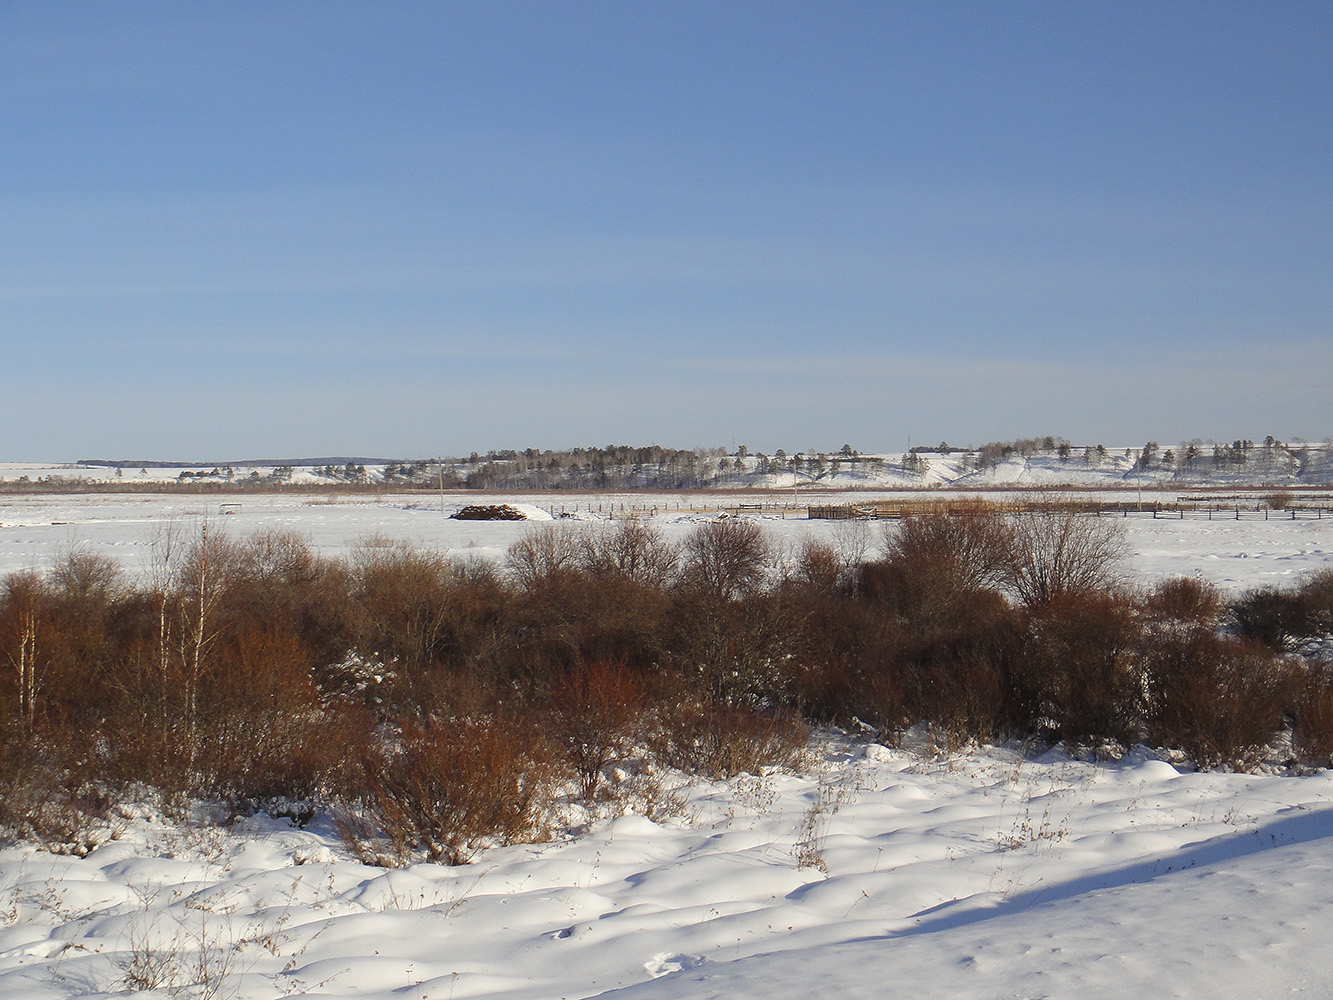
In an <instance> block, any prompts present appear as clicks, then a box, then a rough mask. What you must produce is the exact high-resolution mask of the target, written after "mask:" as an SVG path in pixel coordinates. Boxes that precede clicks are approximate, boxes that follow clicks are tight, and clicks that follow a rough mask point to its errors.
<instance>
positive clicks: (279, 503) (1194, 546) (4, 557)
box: [0, 493, 1333, 590]
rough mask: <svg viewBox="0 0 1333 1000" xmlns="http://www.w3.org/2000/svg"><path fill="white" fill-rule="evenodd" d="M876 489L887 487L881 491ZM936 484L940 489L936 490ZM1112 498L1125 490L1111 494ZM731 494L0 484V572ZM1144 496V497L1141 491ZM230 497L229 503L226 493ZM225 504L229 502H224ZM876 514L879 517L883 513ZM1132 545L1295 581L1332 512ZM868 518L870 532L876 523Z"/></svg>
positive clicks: (1255, 579)
mask: <svg viewBox="0 0 1333 1000" xmlns="http://www.w3.org/2000/svg"><path fill="white" fill-rule="evenodd" d="M885 495H886V496H889V495H892V494H885ZM946 495H947V494H941V497H943V496H946ZM761 496H762V497H763V499H764V500H765V501H766V502H768V503H787V502H789V501H790V500H791V494H790V493H770V494H766V495H758V494H756V495H752V496H747V497H746V498H745V501H746V502H750V501H753V502H759V499H760V497H761ZM875 497H876V494H874V493H847V494H838V493H830V494H824V495H822V496H821V497H820V500H819V502H820V503H829V504H838V503H866V502H868V501H870V500H873V499H874V498H875ZM1115 499H1118V500H1123V499H1125V498H1124V496H1123V495H1115ZM736 502H737V498H736V496H735V495H734V494H726V493H715V494H699V493H691V494H643V493H626V494H590V495H579V494H568V493H561V494H550V495H543V494H523V495H522V496H521V497H519V498H516V497H514V496H490V495H485V494H474V493H468V494H466V495H463V496H460V495H457V494H451V495H449V496H447V497H446V498H445V500H444V503H443V511H444V513H442V510H441V501H440V499H439V498H438V497H433V496H431V495H429V494H402V495H393V494H385V495H383V496H381V497H378V498H376V497H375V496H373V495H370V494H350V495H346V494H345V495H338V494H329V495H312V494H308V493H246V494H235V495H226V494H209V495H194V494H187V493H175V494H171V493H168V494H141V495H140V494H61V495H33V496H25V495H13V494H10V495H0V576H3V575H4V574H7V573H11V572H14V571H15V570H25V569H39V568H41V567H43V566H49V565H50V564H51V562H52V560H54V559H56V558H58V557H59V556H60V555H61V554H62V553H64V552H67V551H70V550H72V549H79V550H83V551H90V552H94V553H98V554H101V555H105V556H108V557H110V558H112V559H114V560H116V562H117V563H119V564H120V565H121V566H122V567H123V568H124V569H125V571H126V572H128V573H130V574H131V575H134V574H140V573H143V572H145V571H147V570H148V568H149V567H150V566H151V564H152V561H153V553H152V550H153V543H154V540H155V539H156V538H157V536H158V535H159V533H160V532H162V531H163V530H165V529H166V528H167V527H168V526H173V525H174V526H175V527H177V528H180V529H183V530H186V531H188V530H190V529H191V528H192V527H194V526H195V525H197V524H198V523H199V522H200V521H201V520H203V519H205V518H208V519H210V520H211V521H212V522H213V523H214V524H215V525H217V526H221V527H224V528H225V529H226V530H227V531H228V532H229V533H231V534H233V535H235V536H237V537H244V536H245V535H246V534H248V533H251V532H255V531H266V530H271V529H280V530H288V531H295V532H298V533H299V534H301V535H303V536H305V537H306V538H308V539H309V540H310V542H311V543H312V545H314V547H315V548H316V549H317V550H318V551H320V552H322V553H324V554H326V555H330V556H345V555H346V554H347V553H348V552H350V551H351V550H352V548H353V547H355V546H356V544H357V543H358V542H360V541H364V540H365V539H368V538H371V537H374V536H378V537H381V538H388V539H395V540H398V539H401V540H405V541H410V542H413V543H414V544H419V545H422V546H429V547H432V548H436V549H439V550H442V551H447V552H452V553H454V554H456V555H459V556H462V557H469V556H477V557H480V558H486V559H501V558H502V557H503V555H504V551H505V549H506V548H507V547H508V546H509V545H510V544H512V543H513V542H514V541H515V540H516V539H517V538H519V537H521V536H522V534H523V533H524V532H525V531H529V530H531V528H532V525H531V523H528V522H523V521H457V520H454V519H453V518H451V517H448V516H445V515H446V514H448V513H453V512H454V511H456V510H457V509H458V508H459V507H462V506H464V505H465V504H491V503H508V504H512V505H517V506H521V507H523V508H524V509H525V510H526V511H527V513H528V514H529V516H530V517H532V518H533V519H546V520H549V519H550V514H551V512H554V513H555V514H556V515H559V514H560V513H561V512H562V511H563V512H565V513H566V514H570V515H575V516H573V517H570V518H567V519H561V520H560V523H561V524H562V525H566V526H585V525H588V524H595V523H597V522H598V521H600V520H604V519H606V518H607V517H609V516H610V515H611V513H612V511H613V510H614V511H616V512H619V511H620V510H621V509H622V508H623V509H625V510H631V509H633V508H640V509H642V508H644V507H653V508H656V511H657V513H656V514H655V515H653V523H654V524H656V525H657V526H658V527H660V528H661V529H662V530H663V531H664V532H665V533H666V534H667V535H668V537H672V538H677V539H679V538H682V537H684V535H685V534H686V533H687V532H688V531H689V530H690V529H691V528H692V527H693V526H694V525H695V524H697V523H698V522H699V521H700V520H701V519H704V518H706V517H709V516H712V515H711V514H701V513H692V511H700V510H710V511H711V510H713V509H715V508H717V507H719V506H721V505H726V504H735V503H736ZM1149 502H1150V501H1149ZM233 504H234V505H235V506H231V505H233ZM224 509H227V510H232V511H234V513H230V514H225V515H224V514H223V513H222V511H223V510H224ZM756 516H758V517H759V519H760V520H761V522H762V523H763V525H764V527H765V529H766V531H767V532H768V534H769V536H770V538H771V539H772V540H773V541H774V542H775V543H778V544H779V545H785V546H787V548H788V549H789V550H792V549H794V547H795V546H796V545H798V544H799V543H800V542H801V540H802V539H804V538H805V537H807V536H814V537H817V538H824V539H826V540H829V541H836V540H837V538H836V536H837V533H838V532H839V531H841V530H845V529H841V528H839V526H838V522H833V521H810V520H806V519H805V517H804V513H803V512H802V514H801V515H800V516H797V515H794V514H790V513H787V514H784V513H781V512H765V513H763V514H760V515H756ZM886 523H887V522H886ZM1123 523H1124V526H1125V530H1126V533H1127V535H1128V538H1129V542H1130V547H1131V550H1132V557H1131V560H1130V570H1131V572H1132V573H1133V575H1134V576H1135V577H1136V578H1138V579H1141V580H1145V581H1149V582H1151V581H1156V580H1159V579H1161V578H1163V577H1167V576H1182V575H1183V576H1190V575H1197V576H1199V577H1200V578H1202V579H1206V580H1210V581H1213V582H1215V583H1218V584H1220V585H1222V586H1223V587H1226V588H1228V589H1233V590H1234V589H1240V588H1244V587H1248V586H1255V585H1258V584H1261V583H1284V582H1294V581H1295V580H1298V579H1299V578H1300V575H1301V574H1302V573H1304V572H1308V571H1311V570H1318V569H1321V568H1323V567H1325V566H1327V565H1328V564H1329V561H1330V559H1333V517H1326V518H1324V519H1323V520H1314V519H1311V518H1309V517H1304V518H1302V519H1300V520H1294V521H1293V520H1286V519H1284V518H1283V517H1280V516H1278V514H1276V513H1275V514H1274V516H1273V518H1272V519H1271V520H1268V521H1264V520H1259V519H1257V518H1250V519H1246V520H1240V521H1236V520H1227V519H1225V518H1223V517H1219V519H1218V520H1215V521H1208V520H1204V519H1201V518H1200V519H1188V520H1184V521H1173V520H1168V519H1160V520H1153V519H1152V518H1150V517H1130V518H1126V519H1125V520H1124V522H1123ZM879 530H880V529H879V528H878V527H875V526H872V527H871V531H872V533H874V532H878V531H879Z"/></svg>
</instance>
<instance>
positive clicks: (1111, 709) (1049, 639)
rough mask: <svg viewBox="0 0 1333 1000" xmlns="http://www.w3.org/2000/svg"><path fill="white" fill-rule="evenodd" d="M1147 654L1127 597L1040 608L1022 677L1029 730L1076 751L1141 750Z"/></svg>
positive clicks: (1066, 596) (1017, 680)
mask: <svg viewBox="0 0 1333 1000" xmlns="http://www.w3.org/2000/svg"><path fill="white" fill-rule="evenodd" d="M1141 646H1142V631H1141V628H1140V625H1139V619H1138V609H1137V607H1136V606H1135V602H1134V601H1133V600H1131V599H1130V598H1129V597H1128V596H1127V595H1120V594H1116V593H1114V592H1112V591H1099V592H1090V591H1077V592H1065V593H1062V594H1060V595H1058V596H1056V597H1054V598H1052V599H1051V600H1049V601H1047V602H1045V603H1044V604H1042V605H1040V606H1039V607H1038V608H1036V609H1035V610H1034V611H1033V612H1032V613H1031V614H1030V615H1029V617H1028V628H1027V639H1026V644H1025V651H1024V655H1023V657H1022V658H1021V659H1020V660H1019V662H1018V664H1017V665H1016V667H1015V670H1014V684H1015V687H1016V688H1017V689H1018V691H1019V692H1020V698H1021V699H1022V701H1023V702H1024V704H1025V705H1026V706H1027V712H1028V719H1029V725H1030V726H1032V727H1033V728H1035V729H1038V730H1046V731H1047V732H1048V733H1049V735H1050V736H1052V737H1054V738H1056V739H1059V740H1063V741H1066V742H1070V743H1091V742H1096V741H1100V740H1114V741H1116V742H1119V743H1121V744H1124V745H1129V744H1132V743H1134V742H1137V741H1138V740H1139V738H1140V737H1141V735H1142V729H1143V716H1144V710H1145V706H1144V704H1143V675H1142V665H1141V660H1140V657H1139V651H1140V648H1141Z"/></svg>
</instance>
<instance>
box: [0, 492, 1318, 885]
mask: <svg viewBox="0 0 1333 1000" xmlns="http://www.w3.org/2000/svg"><path fill="white" fill-rule="evenodd" d="M876 541H877V540H876V539H875V538H874V537H873V536H871V535H870V534H869V528H868V526H867V525H865V524H864V523H849V524H847V525H845V526H843V527H842V528H840V529H839V530H838V534H837V536H836V539H835V542H834V543H833V544H823V543H819V542H813V541H811V542H807V543H806V544H805V545H804V546H803V547H802V548H801V550H800V551H799V552H794V553H778V552H775V551H774V550H773V548H772V546H771V545H770V543H769V541H768V539H767V538H766V537H765V535H764V533H763V531H762V529H761V528H760V527H759V525H758V524H756V523H755V522H751V521H746V520H743V519H731V520H720V521H716V522H710V523H705V524H701V525H700V526H698V527H697V528H696V529H695V530H694V531H693V532H692V533H691V534H690V535H689V536H688V537H687V538H686V539H685V541H684V543H683V544H682V545H680V546H675V545H672V544H670V543H668V542H667V541H666V540H665V539H664V538H663V536H662V535H661V534H660V533H659V532H658V531H657V530H656V529H655V528H653V527H652V526H651V525H649V524H645V523H641V522H637V521H622V522H618V523H616V524H615V525H613V526H605V527H601V526H599V527H596V528H592V529H579V528H574V527H571V526H565V525H556V526H549V527H546V528H538V529H534V530H533V531H532V532H531V533H529V534H528V535H526V536H524V537H523V538H522V539H521V540H520V541H519V542H517V543H516V544H515V545H514V546H512V547H511V549H510V550H509V553H508V558H507V561H506V563H505V565H504V566H495V565H492V564H488V563H485V562H476V561H470V562H469V561H458V560H454V559H450V558H447V557H444V556H442V555H439V554H437V553H434V552H430V551H426V550H422V549H417V548H413V547H410V546H407V545H403V544H400V543H390V542H384V541H378V540H372V541H368V542H365V543H363V544H362V545H361V546H359V547H358V548H357V549H356V550H355V552H354V553H353V554H352V555H351V556H350V557H349V558H348V559H345V560H331V559H325V558H320V557H318V556H317V555H316V554H315V553H314V552H313V551H312V549H311V548H310V546H309V545H308V544H307V543H306V542H305V541H304V540H303V539H302V538H301V537H299V536H296V535H291V534H284V533H280V532H269V533H265V534H260V535H256V536H253V537H249V538H244V539H239V538H233V537H230V536H228V535H226V534H225V533H222V532H221V531H220V530H219V529H218V528H217V527H216V525H213V526H204V527H201V528H200V529H199V530H197V531H195V532H194V533H193V534H192V535H191V536H190V537H189V538H181V537H178V536H177V537H173V536H172V534H171V533H170V532H165V533H164V534H163V536H162V537H161V538H160V539H159V543H158V545H157V546H156V547H155V552H156V560H155V563H154V566H153V571H152V572H151V573H150V574H149V582H147V583H142V584H140V583H136V584H131V583H129V582H128V581H126V580H125V579H124V578H123V577H122V576H121V575H120V574H119V573H118V572H117V570H116V568H115V566H114V565H113V564H112V563H110V562H109V561H107V560H104V559H102V558H99V557H96V556H91V555H88V554H85V553H79V552H74V553H71V554H69V555H68V556H66V557H65V558H64V559H63V560H62V561H61V562H60V564H59V565H57V566H54V567H52V568H51V569H50V571H48V572H46V573H42V574H38V573H19V574H14V575H11V576H10V577H9V578H7V579H6V580H5V581H4V582H3V585H2V587H0V655H3V660H2V661H0V662H3V663H5V664H6V665H7V667H8V669H7V670H6V671H5V673H4V676H3V681H2V682H0V741H3V745H0V826H3V827H4V828H5V829H7V830H9V831H10V832H11V833H17V834H20V835H26V836H32V837H35V838H38V839H41V840H43V841H46V842H48V843H53V844H60V845H64V846H65V847H66V848H67V849H73V850H78V849H80V847H81V841H82V840H83V839H84V838H86V836H87V835H88V834H87V830H88V829H89V822H90V820H91V819H95V818H96V817H97V816H99V815H102V814H104V813H105V812H106V810H108V809H110V808H112V807H113V804H114V803H115V802H116V801H118V800H119V799H121V798H124V797H126V796H133V795H134V794H135V790H136V788H137V787H138V786H144V785H146V786H150V787H152V788H153V789H155V790H157V792H159V793H160V794H161V796H162V797H163V800H164V801H166V802H168V803H171V802H186V801H188V800H191V799H199V798H202V799H208V800H212V801H217V802H222V803H226V804H229V805H230V806H231V807H232V808H234V809H236V810H238V811H240V810H247V809H252V808H258V807H268V808H272V807H273V804H274V803H275V802H285V803H287V804H288V805H287V807H288V808H293V807H296V808H301V809H312V808H314V807H316V806H317V805H328V806H330V807H331V808H332V809H333V810H334V813H335V815H336V816H337V817H338V821H339V823H340V825H341V827H342V829H343V832H344V835H345V837H346V838H347V840H348V842H349V844H351V845H353V847H354V848H355V849H356V850H358V851H359V852H360V853H361V855H362V856H363V857H365V858H367V859H370V860H375V861H379V862H383V863H393V862H397V861H401V860H403V859H404V858H406V857H408V856H410V855H412V854H413V852H416V851H419V850H424V851H425V852H426V853H427V854H428V855H429V856H431V857H433V858H438V859H443V860H447V861H451V862H454V861H460V860H463V859H466V858H467V857H468V855H469V854H470V852H471V851H472V850H473V849H474V848H475V847H476V845H477V844H479V843H482V842H487V841H491V840H514V839H521V838H524V837H531V836H536V835H539V834H540V831H541V828H542V825H543V823H544V822H545V821H546V819H547V817H548V815H549V806H550V804H551V802H552V801H553V797H554V796H556V795H557V794H560V793H561V791H562V790H563V791H565V792H569V791H570V790H574V794H576V795H579V796H582V797H584V798H587V799H595V798H597V797H598V796H600V795H607V794H614V793H615V792H616V789H615V788H611V787H608V784H607V781H606V779H605V777H604V775H605V773H606V772H607V769H608V765H610V764H612V763H613V762H617V761H620V762H625V761H627V760H629V759H630V758H631V757H633V758H635V759H642V758H644V757H645V756H647V757H649V758H652V759H654V760H656V761H658V762H660V763H663V764H668V765H671V766H675V767H679V768H683V769H685V770H687V771H691V772H695V773H701V774H707V775H711V776H726V775H730V774H735V773H738V772H741V771H747V770H756V769H758V768H761V767H763V766H765V765H766V764H771V763H775V762H784V761H788V760H791V759H793V755H794V754H796V753H797V752H798V751H799V749H800V747H801V746H802V745H803V743H804V740H805V738H806V735H807V732H808V730H807V728H806V727H807V726H808V724H810V723H812V722H822V721H831V722H837V723H851V722H852V721H853V720H859V721H860V722H862V723H865V724H868V725H871V726H874V727H876V728H878V729H879V730H880V731H881V733H882V734H884V735H882V736H881V738H890V736H891V734H892V733H894V732H895V731H897V730H899V729H900V728H901V727H904V726H907V725H911V724H915V723H917V722H919V721H923V720H924V721H927V722H930V723H933V724H934V725H935V726H936V727H937V729H938V731H939V732H940V733H942V734H944V735H945V737H946V738H948V739H950V740H953V741H957V742H962V741H965V740H968V739H973V738H976V739H982V740H985V739H995V738H1000V737H1006V736H1034V737H1039V738H1042V739H1050V740H1055V739H1059V740H1066V741H1070V742H1076V743H1081V744H1100V743H1105V742H1108V741H1114V742H1118V743H1120V744H1122V745H1128V744H1131V743H1134V742H1139V741H1146V742H1148V743H1151V744H1154V745H1160V746H1166V747H1175V748H1180V749H1182V750H1184V751H1185V752H1186V753H1188V754H1189V755H1190V757H1191V758H1192V759H1194V760H1195V761H1197V762H1198V763H1199V764H1200V765H1203V766H1212V765H1223V764H1229V765H1239V766H1246V765H1249V764H1253V763H1254V762H1255V761H1256V760H1257V759H1258V758H1259V756H1260V754H1261V753H1262V752H1263V751H1264V748H1265V747H1266V746H1267V745H1268V744H1269V743H1270V742H1271V740H1272V738H1273V737H1274V735H1275V734H1276V733H1277V732H1279V731H1280V730H1283V729H1284V728H1285V727H1286V726H1288V725H1290V726H1291V727H1292V730H1293V734H1294V741H1295V752H1296V753H1298V754H1300V755H1302V756H1304V757H1305V758H1307V759H1309V760H1312V761H1315V762H1318V763H1324V764H1327V763H1329V755H1330V753H1333V669H1330V668H1329V667H1328V666H1326V665H1324V666H1321V665H1318V664H1315V665H1313V666H1312V665H1310V664H1308V663H1305V662H1302V661H1299V660H1297V659H1295V658H1292V657H1290V656H1287V655H1284V650H1285V649H1286V648H1287V647H1288V646H1289V645H1290V644H1291V642H1292V641H1293V640H1294V639H1295V638H1298V637H1300V636H1302V635H1308V634H1316V633H1323V632H1328V631H1330V630H1333V572H1330V573H1324V574H1320V575H1318V576H1316V577H1314V578H1313V579H1311V580H1309V581H1307V582H1306V583H1305V584H1304V585H1303V586H1301V587H1300V588H1298V589H1294V590H1289V591H1282V590H1271V589H1265V590H1259V591H1253V592H1251V593H1248V594H1245V595H1243V596H1242V597H1240V598H1239V599H1237V600H1235V601H1233V602H1231V603H1230V604H1228V603H1227V602H1226V601H1224V600H1223V598H1222V596H1221V595H1220V594H1219V593H1218V592H1217V591H1216V590H1215V589H1213V588H1211V587H1210V586H1208V585H1206V584H1202V583H1199V582H1197V581H1194V580H1185V579H1182V580H1173V581H1169V582H1167V583H1164V584H1162V585H1160V586H1158V587H1157V588H1155V589H1153V590H1151V591H1147V592H1141V591H1135V590H1132V589H1129V588H1127V587H1125V586H1122V585H1121V583H1120V582H1119V581H1118V579H1117V577H1116V570H1117V566H1118V560H1119V558H1120V557H1121V555H1122V552H1123V542H1122V539H1121V537H1120V535H1119V534H1118V530H1117V524H1116V522H1113V521H1107V520H1099V519H1096V518H1090V517H1086V516H1081V515H1078V514H1075V513H1073V512H1067V511H1060V510H1052V511H1049V512H1046V513H1027V514H1023V515H1019V516H1013V515H1008V514H1005V513H1002V512H1000V511H997V510H993V509H990V508H987V507H985V506H982V505H978V506H977V507H976V508H975V509H971V510H967V511H959V510H955V511H954V512H952V513H945V512H943V511H940V512H925V513H919V514H916V515H913V516H911V517H909V518H907V519H906V520H904V521H902V522H900V523H899V524H898V525H896V526H894V527H893V528H892V529H891V530H890V531H889V532H888V533H887V534H886V535H885V537H884V539H883V543H884V544H883V545H882V546H876V545H875V544H874V543H875V542H876ZM872 548H873V549H874V550H875V551H874V552H873V553H872V551H871V550H872ZM293 804H296V805H295V806H293Z"/></svg>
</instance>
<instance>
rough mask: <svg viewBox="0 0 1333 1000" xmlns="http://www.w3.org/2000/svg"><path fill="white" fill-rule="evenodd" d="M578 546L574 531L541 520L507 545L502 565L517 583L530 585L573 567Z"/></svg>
mask: <svg viewBox="0 0 1333 1000" xmlns="http://www.w3.org/2000/svg"><path fill="white" fill-rule="evenodd" d="M582 550H583V544H582V542H581V541H580V538H579V533H578V532H576V531H572V530H569V529H568V528H565V527H562V526H560V525H555V524H544V525H542V526H541V527H538V528H532V529H530V530H528V531H527V532H525V533H524V535H523V537H522V538H520V539H518V541H516V542H514V543H513V544H512V545H510V546H509V548H508V550H507V551H506V552H505V565H506V567H508V569H509V572H510V574H511V575H512V576H513V577H514V579H515V580H516V581H517V582H518V584H519V586H521V587H525V588H528V589H531V588H533V587H536V586H539V585H541V584H546V583H551V582H553V581H555V580H557V579H558V578H559V577H561V576H563V575H565V574H567V573H569V572H571V571H572V570H574V569H575V568H577V566H578V564H579V557H580V555H581V553H582Z"/></svg>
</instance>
